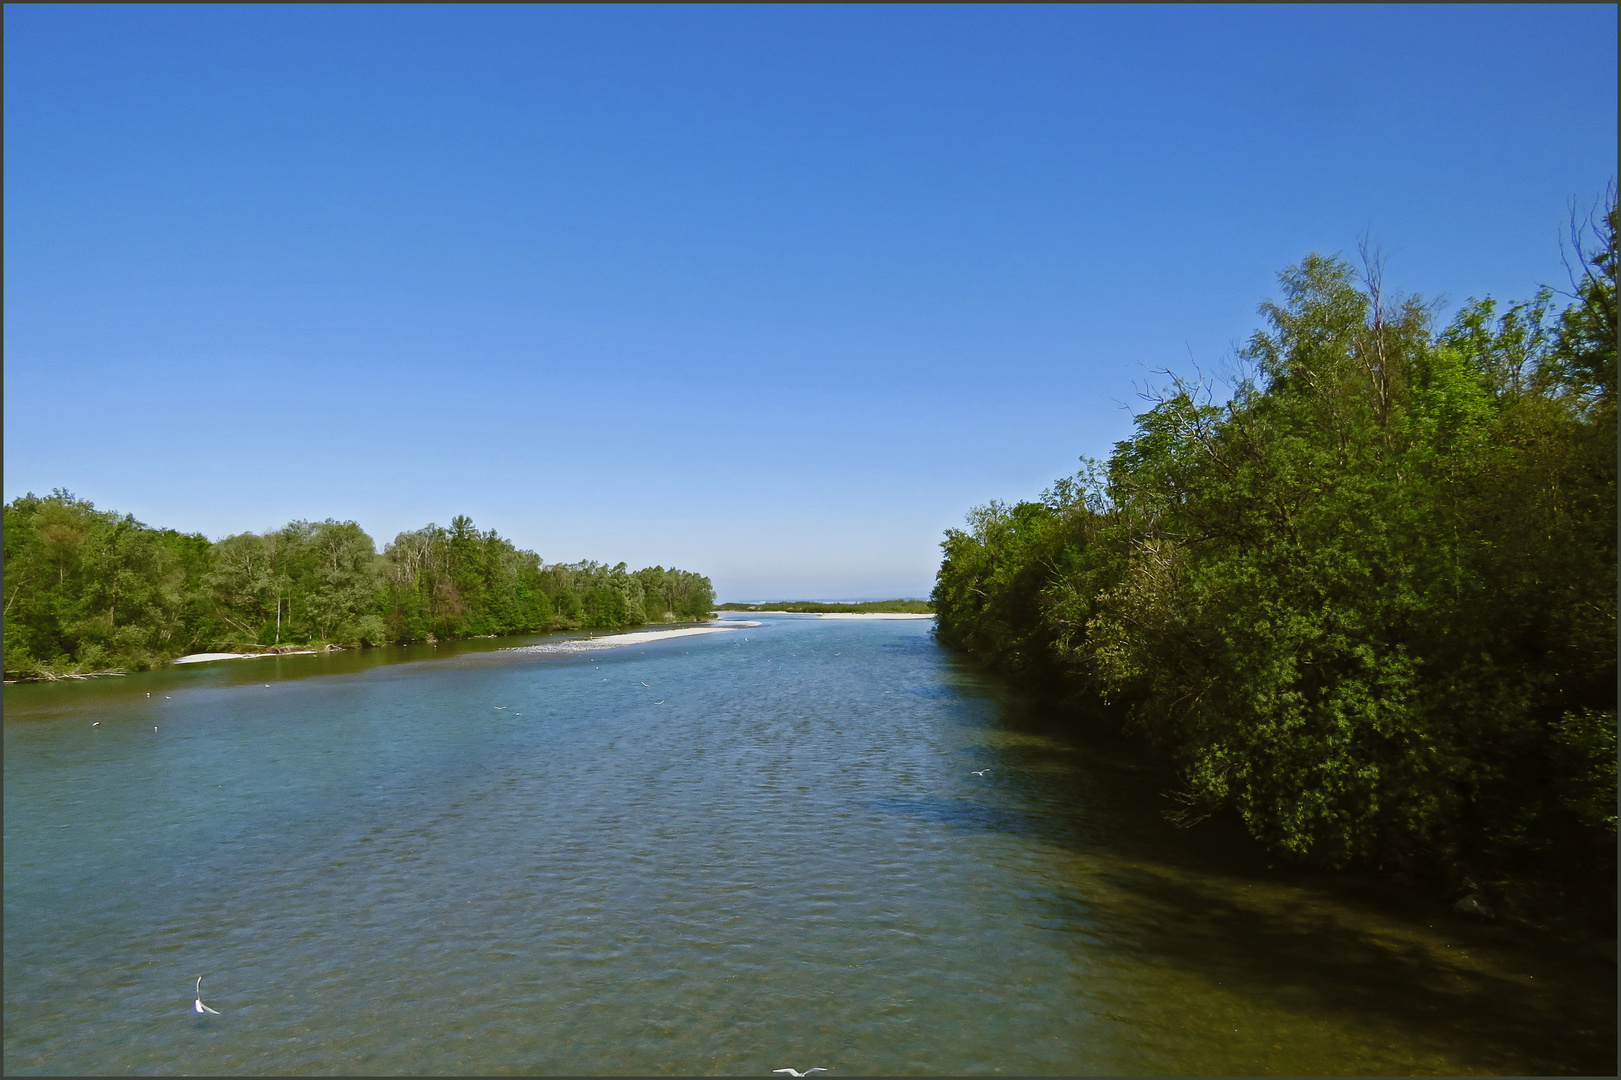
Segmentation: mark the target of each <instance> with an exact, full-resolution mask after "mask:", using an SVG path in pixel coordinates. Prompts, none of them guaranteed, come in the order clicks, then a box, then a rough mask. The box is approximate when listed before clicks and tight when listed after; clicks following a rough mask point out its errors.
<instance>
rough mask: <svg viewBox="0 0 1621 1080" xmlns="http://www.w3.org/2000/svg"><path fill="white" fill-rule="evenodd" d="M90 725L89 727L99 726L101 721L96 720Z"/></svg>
mask: <svg viewBox="0 0 1621 1080" xmlns="http://www.w3.org/2000/svg"><path fill="white" fill-rule="evenodd" d="M90 726H91V727H100V726H101V721H100V720H97V721H96V722H95V723H94V724H91V725H90Z"/></svg>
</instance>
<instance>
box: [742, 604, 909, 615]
mask: <svg viewBox="0 0 1621 1080" xmlns="http://www.w3.org/2000/svg"><path fill="white" fill-rule="evenodd" d="M715 610H716V611H793V612H802V613H811V614H818V615H828V614H863V613H865V614H872V615H876V614H885V615H895V614H904V615H932V614H933V613H934V605H933V604H931V603H928V602H927V601H924V600H864V601H862V602H861V603H858V604H826V603H823V602H822V601H820V600H780V601H777V602H776V603H769V604H721V605H720V606H719V607H717V608H716V609H715Z"/></svg>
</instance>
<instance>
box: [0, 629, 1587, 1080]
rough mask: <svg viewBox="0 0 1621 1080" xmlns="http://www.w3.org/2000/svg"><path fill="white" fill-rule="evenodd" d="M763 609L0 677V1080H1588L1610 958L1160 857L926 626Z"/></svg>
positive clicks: (1096, 752) (1060, 739)
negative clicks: (1032, 1078)
mask: <svg viewBox="0 0 1621 1080" xmlns="http://www.w3.org/2000/svg"><path fill="white" fill-rule="evenodd" d="M756 618H759V619H760V621H761V622H762V623H763V624H764V625H761V626H759V627H756V628H751V629H740V630H732V631H727V632H724V633H715V634H709V635H705V636H691V637H685V638H680V639H675V640H669V641H661V642H654V643H650V644H643V645H634V646H627V647H623V648H617V649H605V650H600V651H595V652H590V653H581V654H578V655H564V654H546V653H535V652H523V651H513V650H510V649H507V648H503V647H504V646H512V645H522V644H525V643H526V642H529V641H533V640H538V639H524V640H522V641H518V640H508V641H487V642H470V643H459V644H456V645H449V644H446V645H442V646H440V647H438V648H433V647H430V646H416V647H414V648H412V649H400V648H391V649H379V650H367V651H365V652H359V653H341V654H335V655H328V656H309V657H287V658H282V659H276V660H269V659H266V660H245V661H231V662H225V663H218V664H204V665H196V666H193V667H190V668H174V669H169V670H166V671H162V672H152V673H146V674H141V675H132V676H129V677H126V678H121V679H120V678H109V679H101V680H96V681H91V682H86V683H74V684H68V685H63V684H53V685H37V684H35V685H20V686H12V687H8V688H7V689H6V693H5V702H6V710H5V728H4V737H5V848H4V852H5V855H4V858H5V985H4V994H5V1064H6V1070H7V1072H10V1073H83V1072H92V1073H113V1072H136V1073H179V1072H187V1073H310V1072H314V1073H343V1072H352V1073H392V1072H413V1073H423V1072H427V1073H456V1072H477V1073H618V1074H624V1073H631V1074H647V1073H654V1074H657V1073H733V1074H756V1073H757V1074H762V1075H764V1074H769V1073H770V1072H771V1070H772V1069H775V1068H781V1067H785V1066H793V1067H796V1068H799V1069H805V1068H808V1067H810V1066H822V1067H825V1068H828V1069H829V1070H830V1071H831V1073H832V1075H834V1076H835V1077H836V1076H839V1075H850V1074H860V1073H998V1072H1000V1073H1009V1074H1018V1073H1043V1072H1046V1073H1052V1072H1057V1073H1216V1074H1227V1073H1291V1074H1292V1073H1404V1072H1421V1073H1423V1072H1428V1073H1437V1072H1463V1073H1480V1072H1505V1073H1561V1072H1563V1073H1569V1072H1589V1073H1595V1072H1596V1073H1602V1072H1610V1073H1613V1072H1614V1070H1615V1006H1616V1001H1615V969H1614V967H1613V966H1610V965H1607V964H1605V963H1604V962H1602V961H1600V960H1597V959H1584V958H1582V957H1572V956H1560V955H1555V954H1554V953H1552V952H1551V951H1550V950H1548V949H1547V948H1545V947H1544V945H1543V944H1542V943H1540V942H1538V941H1536V940H1534V939H1521V938H1517V937H1515V936H1513V935H1510V934H1507V933H1506V932H1503V931H1500V930H1494V929H1492V928H1490V927H1476V926H1474V925H1472V924H1469V923H1466V922H1464V921H1462V920H1460V919H1458V918H1456V917H1453V916H1451V915H1450V914H1449V913H1448V912H1447V911H1446V910H1445V909H1444V908H1442V907H1438V906H1428V905H1426V904H1425V903H1422V902H1419V901H1416V900H1410V899H1405V898H1403V897H1401V896H1399V895H1394V894H1390V893H1387V892H1385V891H1382V889H1381V887H1379V886H1378V885H1377V883H1369V882H1362V881H1359V880H1357V879H1354V878H1315V877H1311V876H1309V875H1303V874H1297V873H1290V872H1286V871H1282V870H1272V869H1269V868H1268V867H1267V865H1266V862H1265V860H1264V858H1262V857H1261V856H1260V855H1259V854H1258V853H1256V852H1255V850H1254V849H1253V848H1252V847H1251V846H1250V845H1248V844H1247V843H1246V842H1244V841H1243V838H1242V837H1238V836H1235V835H1233V834H1232V833H1231V832H1230V831H1227V827H1226V826H1224V825H1222V824H1221V823H1219V822H1215V823H1210V824H1208V825H1206V826H1201V827H1200V828H1198V829H1195V830H1192V831H1190V832H1177V831H1174V830H1171V829H1169V828H1167V827H1166V826H1164V825H1163V824H1162V823H1161V822H1160V819H1159V818H1158V816H1157V806H1158V802H1157V799H1158V796H1157V794H1156V793H1157V791H1158V788H1159V786H1160V782H1159V780H1158V778H1156V777H1155V776H1154V775H1153V773H1152V770H1150V769H1148V768H1147V767H1146V765H1145V764H1144V763H1143V762H1141V761H1140V760H1138V759H1136V758H1135V757H1133V756H1132V753H1131V751H1129V750H1128V749H1124V748H1121V747H1117V746H1113V745H1111V744H1107V743H1103V742H1098V741H1095V740H1093V741H1088V740H1086V739H1083V738H1081V737H1079V736H1077V735H1075V734H1074V733H1073V732H1070V731H1069V730H1068V729H1067V728H1066V727H1065V726H1064V725H1062V724H1061V723H1059V722H1058V721H1056V720H1055V719H1053V718H1052V717H1049V716H1047V715H1045V714H1044V713H1043V711H1042V709H1041V708H1040V707H1039V706H1037V705H1035V704H1033V703H1030V702H1027V701H1024V700H1022V699H1020V698H1018V697H1016V696H1012V695H1009V694H1008V693H1006V692H1005V691H1003V690H1002V689H1000V688H999V686H998V685H997V684H996V682H995V681H994V680H992V679H990V678H988V677H986V676H985V675H984V674H983V673H981V672H980V671H979V670H978V669H977V668H975V667H973V666H972V665H969V664H966V663H963V662H961V661H959V660H957V659H954V658H953V657H952V656H951V655H950V654H948V653H946V652H944V651H943V650H941V649H940V648H939V647H938V646H937V645H936V644H935V643H934V641H933V639H932V637H931V636H930V624H929V623H928V622H927V621H839V620H821V619H816V618H814V617H796V616H775V617H774V616H757V617H756ZM147 695H150V697H148V696H147ZM658 702H663V703H662V704H658ZM497 706H504V708H500V709H498V708H497ZM520 714H521V715H520ZM98 722H99V726H92V724H93V723H98ZM154 728H156V729H157V730H153V729H154ZM980 769H989V772H987V773H986V774H985V775H984V776H975V775H973V771H974V770H980ZM199 975H202V976H204V979H203V984H202V997H203V1000H204V1001H205V1002H206V1003H208V1004H209V1005H211V1006H212V1007H214V1008H215V1009H218V1010H219V1011H220V1013H221V1015H220V1016H217V1017H213V1016H210V1017H198V1016H196V1015H195V1014H194V1013H193V1012H192V1004H191V1003H192V998H193V996H194V995H193V984H194V980H195V979H196V978H197V977H198V976H199Z"/></svg>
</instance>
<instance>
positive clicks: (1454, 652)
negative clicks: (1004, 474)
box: [934, 188, 1617, 930]
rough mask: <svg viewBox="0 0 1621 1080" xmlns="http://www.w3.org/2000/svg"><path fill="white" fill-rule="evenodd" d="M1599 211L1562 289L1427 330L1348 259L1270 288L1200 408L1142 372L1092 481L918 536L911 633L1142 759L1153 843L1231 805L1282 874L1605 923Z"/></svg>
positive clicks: (1612, 355)
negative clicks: (935, 550) (918, 591)
mask: <svg viewBox="0 0 1621 1080" xmlns="http://www.w3.org/2000/svg"><path fill="white" fill-rule="evenodd" d="M1604 207H1605V209H1606V210H1607V212H1603V211H1601V213H1600V214H1597V215H1595V216H1594V217H1593V218H1591V219H1589V220H1588V221H1587V222H1585V223H1583V224H1581V225H1580V226H1579V227H1578V226H1577V225H1575V224H1573V228H1572V240H1573V244H1574V254H1575V258H1573V259H1571V260H1569V261H1570V262H1571V265H1572V266H1573V267H1574V269H1573V270H1572V274H1571V278H1572V280H1571V285H1570V288H1569V290H1567V291H1566V292H1565V293H1563V294H1559V293H1555V292H1554V291H1553V290H1551V289H1547V288H1544V289H1542V290H1540V291H1539V292H1537V293H1536V294H1535V295H1534V296H1532V297H1531V298H1530V299H1528V300H1525V301H1522V302H1519V303H1512V304H1506V305H1505V304H1499V303H1497V302H1495V301H1494V300H1492V299H1489V298H1488V299H1484V300H1472V301H1470V302H1469V303H1467V304H1464V305H1463V307H1462V309H1461V310H1459V311H1458V312H1457V313H1456V315H1455V316H1454V317H1453V318H1452V319H1451V320H1450V321H1449V322H1447V323H1446V324H1445V325H1438V320H1437V319H1436V317H1435V308H1434V307H1432V306H1430V305H1427V304H1425V303H1424V302H1423V301H1422V300H1421V299H1420V298H1418V297H1412V296H1409V297H1399V296H1392V295H1390V294H1389V293H1388V291H1387V290H1386V289H1385V288H1384V285H1383V282H1382V280H1381V274H1380V271H1379V266H1378V262H1377V259H1370V258H1366V257H1365V258H1364V260H1363V262H1362V268H1361V269H1360V270H1359V269H1357V268H1354V267H1353V265H1352V264H1350V263H1348V262H1347V261H1345V260H1344V259H1341V258H1339V257H1323V256H1318V255H1313V256H1310V257H1308V258H1307V259H1305V260H1304V261H1303V262H1301V263H1300V264H1299V265H1297V266H1293V267H1290V268H1288V269H1287V270H1285V271H1284V272H1283V273H1282V274H1281V275H1280V283H1281V287H1282V288H1281V292H1282V295H1281V297H1280V298H1279V299H1278V300H1276V301H1275V302H1269V303H1267V304H1265V305H1263V307H1262V309H1261V310H1262V314H1263V316H1264V318H1265V321H1266V324H1267V327H1266V329H1263V330H1260V331H1258V332H1257V333H1256V334H1255V335H1254V336H1253V337H1252V339H1251V340H1250V341H1249V343H1248V345H1247V347H1245V348H1243V349H1242V350H1241V352H1240V354H1239V362H1240V368H1239V371H1238V373H1237V374H1236V375H1235V378H1234V379H1233V383H1232V393H1231V396H1230V397H1229V398H1228V399H1227V400H1225V401H1219V400H1216V398H1215V396H1214V395H1213V394H1212V392H1211V388H1210V386H1209V384H1208V383H1205V382H1202V381H1191V380H1188V379H1183V378H1178V377H1175V376H1173V375H1171V374H1170V373H1168V372H1167V373H1165V374H1166V376H1167V378H1169V380H1170V385H1169V386H1168V387H1166V389H1165V390H1164V391H1162V392H1160V393H1158V394H1155V395H1153V396H1152V397H1151V398H1150V401H1151V407H1150V408H1148V409H1147V410H1146V411H1145V412H1143V413H1141V414H1140V415H1139V416H1138V417H1137V421H1136V429H1135V433H1134V434H1133V436H1132V437H1131V438H1129V439H1126V440H1125V441H1123V442H1120V443H1118V444H1117V445H1116V447H1115V449H1114V452H1113V454H1112V455H1111V456H1110V458H1109V459H1108V460H1107V462H1093V461H1087V462H1086V463H1085V467H1084V468H1083V470H1082V471H1081V473H1079V474H1078V475H1076V476H1074V477H1071V478H1068V479H1064V480H1060V481H1059V482H1057V483H1056V484H1055V485H1054V486H1053V487H1052V488H1051V489H1050V490H1048V491H1047V492H1045V493H1043V495H1042V496H1041V498H1040V499H1038V500H1035V501H1026V502H1019V503H1016V504H1014V505H1006V504H1003V503H1000V502H993V503H991V504H989V505H987V506H982V507H979V508H977V509H975V510H974V511H973V512H972V513H971V514H970V516H969V527H968V528H967V529H963V530H951V531H949V532H948V533H947V535H946V539H945V541H944V542H943V545H942V546H943V548H944V560H943V563H942V565H941V567H940V571H939V575H938V579H937V585H936V589H935V592H934V601H935V605H936V608H937V610H938V612H939V616H938V630H937V632H938V635H939V637H940V638H941V640H942V641H944V642H946V643H948V644H952V645H955V646H958V647H961V648H962V649H964V650H966V651H968V652H970V653H972V654H974V655H975V656H977V657H980V658H982V659H983V660H985V661H987V662H988V663H990V664H991V665H993V666H995V667H998V668H1000V669H1002V670H1004V671H1006V672H1008V673H1010V674H1012V675H1013V676H1014V677H1015V678H1017V679H1019V680H1022V681H1024V682H1025V683H1027V684H1031V685H1041V686H1048V687H1053V688H1058V689H1061V690H1062V691H1063V692H1065V693H1066V694H1068V695H1070V696H1071V698H1072V700H1074V701H1075V702H1077V703H1078V704H1079V705H1080V707H1081V708H1083V709H1084V710H1085V711H1086V712H1088V713H1090V714H1091V715H1092V716H1094V717H1095V718H1097V719H1098V720H1100V721H1102V722H1112V723H1118V724H1119V725H1120V728H1121V729H1122V730H1124V731H1126V732H1127V733H1130V734H1132V735H1134V736H1136V737H1138V738H1140V739H1141V740H1143V741H1145V742H1146V743H1147V744H1148V745H1149V746H1150V747H1152V748H1153V750H1154V751H1155V752H1156V753H1157V754H1158V755H1159V756H1160V758H1161V760H1162V761H1163V762H1164V763H1166V764H1167V766H1169V768H1170V769H1171V770H1173V771H1174V775H1175V776H1176V777H1177V780H1176V782H1175V783H1174V784H1173V785H1172V789H1171V790H1170V791H1168V792H1167V793H1166V795H1167V799H1168V802H1167V804H1166V809H1167V817H1168V818H1170V819H1171V820H1172V821H1173V822H1175V823H1178V824H1183V825H1190V824H1193V823H1196V822H1197V821H1198V820H1200V819H1202V818H1203V817H1206V816H1208V815H1210V814H1212V813H1216V812H1218V811H1221V812H1230V813H1236V815H1237V816H1238V817H1239V818H1240V819H1242V821H1243V822H1244V824H1245V825H1246V826H1247V827H1248V829H1249V830H1250V832H1251V833H1252V834H1253V835H1254V836H1255V837H1257V838H1258V839H1259V840H1261V841H1262V842H1264V843H1265V844H1266V845H1268V846H1270V847H1271V848H1272V849H1274V850H1275V851H1278V852H1282V853H1287V854H1289V855H1292V856H1295V857H1298V858H1299V859H1302V860H1307V861H1311V862H1315V863H1318V864H1324V865H1329V866H1336V867H1337V866H1344V865H1346V864H1351V863H1356V864H1362V865H1374V866H1378V865H1383V866H1386V867H1392V868H1394V867H1401V868H1406V869H1423V868H1426V867H1439V868H1440V869H1442V870H1444V871H1445V872H1446V874H1447V875H1448V876H1449V877H1450V879H1451V880H1452V882H1453V883H1454V884H1456V883H1458V882H1464V883H1466V885H1467V884H1468V883H1471V882H1473V881H1475V879H1479V881H1480V884H1481V887H1486V886H1485V881H1486V879H1487V878H1492V880H1497V881H1506V880H1510V879H1514V878H1516V877H1518V878H1521V879H1525V880H1534V879H1536V880H1546V881H1566V882H1569V881H1572V880H1575V879H1580V880H1582V881H1584V882H1586V886H1585V888H1586V889H1587V891H1588V892H1589V893H1592V894H1597V895H1601V896H1602V902H1601V904H1600V906H1601V907H1607V910H1608V911H1609V913H1610V914H1611V916H1613V912H1614V904H1615V893H1614V881H1615V870H1616V862H1615V860H1616V674H1617V673H1616V586H1617V582H1616V523H1617V518H1616V490H1615V481H1616V454H1617V442H1616V435H1617V433H1616V411H1615V375H1616V334H1617V327H1616V306H1615V305H1616V291H1615V275H1616V249H1615V232H1616V225H1617V218H1616V210H1615V201H1614V190H1613V188H1612V189H1611V192H1610V194H1609V196H1608V197H1607V198H1606V200H1605V203H1604ZM1561 295H1562V296H1563V300H1561ZM1601 921H1602V919H1601ZM1611 929H1612V930H1613V924H1611Z"/></svg>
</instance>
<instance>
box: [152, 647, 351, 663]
mask: <svg viewBox="0 0 1621 1080" xmlns="http://www.w3.org/2000/svg"><path fill="white" fill-rule="evenodd" d="M319 651H320V650H319V649H294V650H293V651H291V652H198V653H192V654H190V655H189V656H177V657H175V658H174V660H173V661H172V662H173V663H176V664H205V663H207V662H208V661H210V660H251V659H253V658H254V657H256V656H314V655H315V654H316V653H317V652H319Z"/></svg>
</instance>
